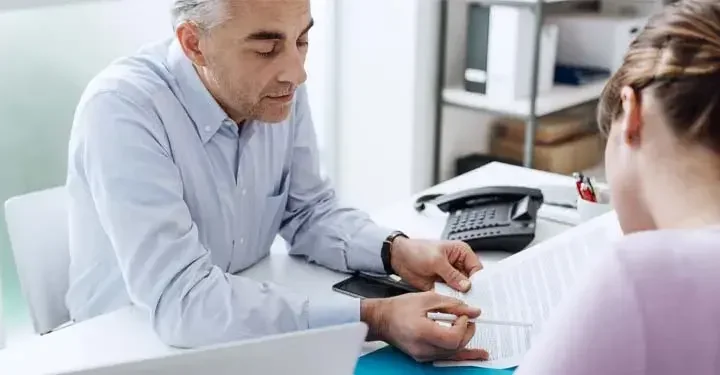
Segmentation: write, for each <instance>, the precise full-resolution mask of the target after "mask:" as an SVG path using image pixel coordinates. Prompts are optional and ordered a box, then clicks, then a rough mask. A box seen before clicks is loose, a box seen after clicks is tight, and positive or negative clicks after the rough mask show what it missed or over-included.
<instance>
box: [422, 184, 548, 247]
mask: <svg viewBox="0 0 720 375" xmlns="http://www.w3.org/2000/svg"><path fill="white" fill-rule="evenodd" d="M543 199H544V198H543V194H542V191H540V190H539V189H533V188H525V187H518V186H493V187H482V188H476V189H470V190H465V191H461V192H458V193H454V194H447V195H443V194H431V195H426V196H422V197H420V198H418V199H417V201H416V202H415V209H416V210H417V211H423V210H424V209H425V205H426V204H433V205H436V206H437V207H438V208H439V209H440V210H441V211H443V212H448V213H449V214H450V215H449V216H448V219H447V222H446V224H445V229H444V230H443V233H442V238H443V239H448V240H461V241H464V242H466V243H467V244H468V245H469V246H470V247H471V248H472V249H473V250H475V251H480V250H498V251H506V252H509V253H517V252H519V251H521V250H523V249H525V248H526V247H527V246H528V245H529V244H530V243H531V242H532V241H533V240H534V239H535V227H536V221H537V212H538V210H539V209H540V206H541V205H542V204H543Z"/></svg>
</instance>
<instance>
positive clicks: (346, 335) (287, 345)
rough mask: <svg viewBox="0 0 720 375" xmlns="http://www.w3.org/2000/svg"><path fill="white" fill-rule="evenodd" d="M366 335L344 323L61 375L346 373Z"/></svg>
mask: <svg viewBox="0 0 720 375" xmlns="http://www.w3.org/2000/svg"><path fill="white" fill-rule="evenodd" d="M366 335H367V326H366V325H365V324H364V323H353V324H345V325H340V326H333V327H328V328H323V329H313V330H307V331H299V332H293V333H288V334H283V335H274V336H268V337H265V338H260V339H254V340H248V341H241V342H237V343H232V344H227V345H222V346H214V347H209V348H204V349H197V350H189V351H187V352H180V353H178V354H171V355H168V356H165V357H161V358H153V359H148V360H142V361H137V362H132V363H122V364H114V365H108V366H103V367H98V368H92V369H84V370H81V371H73V372H65V373H62V374H61V375H121V374H122V375H125V374H138V375H145V374H153V375H155V374H173V375H191V374H192V375H194V374H207V375H225V374H233V375H235V374H243V375H255V374H258V375H276V374H277V375H294V374H312V375H352V374H353V372H354V371H355V364H356V363H357V360H358V358H359V357H360V354H361V352H362V346H363V343H364V341H365V337H366Z"/></svg>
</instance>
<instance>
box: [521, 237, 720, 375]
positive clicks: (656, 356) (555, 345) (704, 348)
mask: <svg viewBox="0 0 720 375" xmlns="http://www.w3.org/2000/svg"><path fill="white" fill-rule="evenodd" d="M610 254H611V255H610V256H608V257H606V258H605V259H604V260H603V261H602V262H601V263H600V264H598V265H597V266H596V267H595V270H594V272H593V273H592V274H591V275H589V277H588V279H587V281H586V282H585V283H584V284H583V285H582V286H581V287H580V288H579V289H578V290H577V291H576V293H575V294H574V295H573V296H571V297H570V298H568V300H567V302H566V303H565V304H564V306H562V307H561V308H560V310H559V311H558V314H557V315H556V316H555V318H554V319H553V320H552V322H550V323H549V324H548V325H547V326H545V328H544V330H543V336H542V337H541V338H540V339H539V341H538V342H537V343H535V344H533V349H532V350H531V351H530V352H529V353H528V355H527V356H526V357H525V359H524V361H523V363H522V364H521V365H520V367H519V368H518V369H517V371H516V372H515V374H516V375H563V374H567V375H595V374H597V375H622V374H652V375H701V374H713V375H715V374H720V228H718V227H714V228H705V229H697V230H663V231H653V232H644V233H637V234H632V235H628V236H626V237H625V238H623V239H622V240H620V242H619V243H618V246H617V248H616V249H615V251H612V252H610Z"/></svg>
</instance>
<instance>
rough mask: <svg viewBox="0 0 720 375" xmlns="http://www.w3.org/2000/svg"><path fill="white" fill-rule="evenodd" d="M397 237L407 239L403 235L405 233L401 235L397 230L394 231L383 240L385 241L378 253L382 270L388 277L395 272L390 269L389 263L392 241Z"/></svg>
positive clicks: (390, 264)
mask: <svg viewBox="0 0 720 375" xmlns="http://www.w3.org/2000/svg"><path fill="white" fill-rule="evenodd" d="M398 237H405V238H408V236H407V235H405V233H403V232H401V231H399V230H396V231H394V232H392V233H390V235H389V236H387V238H385V241H383V244H382V250H381V251H380V257H381V258H382V263H383V268H385V273H387V274H388V275H394V274H395V270H394V269H393V268H392V263H391V261H390V260H391V258H390V257H391V255H392V244H393V241H395V239H396V238H398Z"/></svg>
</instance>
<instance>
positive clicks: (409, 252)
mask: <svg viewBox="0 0 720 375" xmlns="http://www.w3.org/2000/svg"><path fill="white" fill-rule="evenodd" d="M390 262H391V264H392V267H393V269H394V270H395V272H396V273H397V274H398V276H400V277H401V278H402V279H403V280H405V281H407V282H408V283H409V284H410V285H412V286H414V287H415V288H418V289H420V290H423V291H427V290H432V289H433V287H434V285H435V282H436V281H444V282H445V283H447V284H448V285H450V287H452V288H453V289H455V290H458V291H460V292H467V291H468V290H469V289H470V280H469V277H470V276H472V275H473V274H474V273H475V272H477V271H480V270H481V269H482V264H481V263H480V261H479V260H478V257H477V255H475V253H474V252H473V251H472V249H471V248H470V246H468V245H467V244H466V243H464V242H461V241H426V240H414V239H407V238H403V237H398V238H396V239H395V241H394V242H393V245H392V253H391V255H390Z"/></svg>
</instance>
